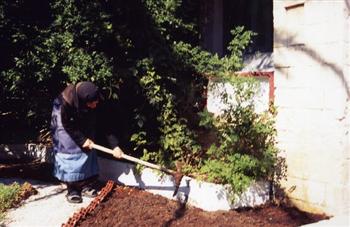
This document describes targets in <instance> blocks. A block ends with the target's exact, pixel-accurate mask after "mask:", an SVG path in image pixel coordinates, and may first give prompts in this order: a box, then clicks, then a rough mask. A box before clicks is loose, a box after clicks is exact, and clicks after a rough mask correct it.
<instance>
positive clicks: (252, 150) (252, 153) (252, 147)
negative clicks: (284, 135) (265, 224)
mask: <svg viewBox="0 0 350 227" xmlns="http://www.w3.org/2000/svg"><path fill="white" fill-rule="evenodd" d="M222 82H229V83H230V84H231V85H232V86H233V88H234V89H233V92H232V93H228V92H227V91H223V92H222V93H221V96H220V97H221V100H222V102H223V104H224V106H225V108H223V110H222V112H221V113H220V114H219V115H218V116H215V117H214V116H213V114H211V113H208V112H207V111H204V112H202V113H201V119H202V120H201V125H202V126H204V127H206V128H207V129H208V130H211V131H213V132H214V133H215V134H216V138H217V141H216V143H214V144H212V146H211V147H210V148H209V149H208V150H207V152H206V157H205V161H204V164H203V166H201V170H200V171H201V173H202V174H205V176H206V177H207V179H209V180H210V181H216V182H218V183H224V184H230V185H231V187H232V189H233V192H242V191H243V190H244V189H245V188H246V187H247V186H248V185H249V184H250V183H251V181H253V180H259V179H265V180H271V179H272V178H273V174H274V168H275V164H276V161H277V148H276V147H275V128H274V120H273V115H272V114H271V113H270V112H269V111H266V112H263V113H256V111H255V107H254V94H256V91H257V89H258V86H257V82H256V81H254V80H253V79H251V78H242V77H236V76H232V77H230V78H229V79H227V80H224V81H222ZM213 86H215V85H213Z"/></svg>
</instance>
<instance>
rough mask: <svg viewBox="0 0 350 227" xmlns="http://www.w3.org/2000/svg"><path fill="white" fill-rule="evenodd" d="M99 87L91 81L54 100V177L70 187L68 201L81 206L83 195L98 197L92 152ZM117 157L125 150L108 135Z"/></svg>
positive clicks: (94, 160) (115, 139) (52, 126)
mask: <svg viewBox="0 0 350 227" xmlns="http://www.w3.org/2000/svg"><path fill="white" fill-rule="evenodd" d="M100 97H101V96H100V93H99V89H98V87H97V86H96V85H95V84H93V83H91V82H87V81H85V82H79V83H78V84H76V85H73V84H72V85H68V86H67V87H66V88H65V89H64V91H63V92H62V93H61V94H60V95H59V96H58V97H57V98H56V99H55V100H54V102H53V111H52V118H51V129H52V135H53V151H54V156H55V161H54V173H53V174H54V176H55V177H56V178H58V179H59V180H60V181H62V182H65V183H66V185H67V189H68V193H67V195H66V198H67V200H68V202H71V203H81V202H82V197H81V196H82V195H83V196H87V197H95V196H97V191H96V190H95V189H94V188H93V187H92V182H93V181H94V180H95V179H97V176H98V171H99V170H98V163H97V154H96V151H95V150H93V149H92V145H93V144H94V142H93V141H94V140H95V136H96V125H97V123H96V120H97V116H96V115H97V111H96V110H97V105H98V104H99V102H100V101H101V98H100ZM106 136H107V140H108V142H109V144H110V146H111V147H114V152H115V156H116V157H117V158H121V156H122V154H123V151H122V150H121V149H120V148H119V146H118V140H117V138H116V137H115V136H114V135H112V134H109V135H106Z"/></svg>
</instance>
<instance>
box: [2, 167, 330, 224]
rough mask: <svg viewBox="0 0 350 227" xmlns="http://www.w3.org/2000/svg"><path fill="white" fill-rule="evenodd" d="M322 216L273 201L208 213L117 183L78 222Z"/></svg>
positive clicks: (38, 172)
mask: <svg viewBox="0 0 350 227" xmlns="http://www.w3.org/2000/svg"><path fill="white" fill-rule="evenodd" d="M50 168H51V167H50V165H47V164H41V163H24V164H19V163H17V164H11V163H3V164H0V177H23V178H31V179H39V180H48V181H52V180H53V178H52V177H50V174H49V173H50V172H51V171H50ZM71 215H73V214H71ZM323 219H327V217H326V216H323V215H312V214H308V213H304V212H301V211H299V210H297V209H295V208H292V207H285V206H275V205H273V204H268V205H265V206H261V207H258V208H254V209H241V210H232V211H217V212H206V211H203V210H201V209H198V208H195V207H191V206H188V205H186V204H181V203H179V202H177V201H175V200H169V199H166V198H164V197H161V196H159V195H154V194H151V193H149V192H146V191H143V190H139V189H137V188H132V187H125V186H121V185H115V187H114V189H113V191H112V192H111V193H110V194H109V196H107V197H106V198H105V200H104V201H103V202H102V203H100V204H99V206H97V208H96V209H95V210H94V211H93V212H92V213H90V214H89V215H87V217H86V218H85V219H84V220H82V221H80V222H79V223H78V225H79V226H247V227H249V226H271V227H274V226H300V225H304V224H308V223H314V222H317V221H319V220H323ZM67 221H68V220H67Z"/></svg>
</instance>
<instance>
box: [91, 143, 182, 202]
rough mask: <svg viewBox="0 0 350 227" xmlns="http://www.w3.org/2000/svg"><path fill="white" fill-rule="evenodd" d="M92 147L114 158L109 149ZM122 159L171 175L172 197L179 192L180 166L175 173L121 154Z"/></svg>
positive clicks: (94, 145) (177, 166)
mask: <svg viewBox="0 0 350 227" xmlns="http://www.w3.org/2000/svg"><path fill="white" fill-rule="evenodd" d="M92 147H93V148H94V149H96V150H99V151H103V152H105V153H108V154H112V155H113V156H115V154H114V152H113V150H112V149H109V148H106V147H103V146H101V145H97V144H93V145H92ZM122 158H124V159H126V160H128V161H131V162H134V163H138V164H140V165H144V166H147V167H150V168H152V169H157V170H160V171H162V172H165V173H168V174H170V175H172V176H173V178H174V181H175V190H174V193H173V196H175V195H176V194H177V191H178V190H179V186H180V183H181V180H182V177H183V174H182V173H181V170H180V165H176V171H174V170H171V169H166V168H164V167H162V166H160V165H156V164H153V163H150V162H146V161H143V160H141V159H138V158H135V157H132V156H129V155H126V154H123V155H122Z"/></svg>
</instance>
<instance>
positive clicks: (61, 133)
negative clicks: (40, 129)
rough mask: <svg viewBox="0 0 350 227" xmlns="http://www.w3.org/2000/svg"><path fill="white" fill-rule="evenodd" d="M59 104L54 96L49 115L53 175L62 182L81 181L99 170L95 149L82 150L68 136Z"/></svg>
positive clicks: (94, 174)
mask: <svg viewBox="0 0 350 227" xmlns="http://www.w3.org/2000/svg"><path fill="white" fill-rule="evenodd" d="M61 106H62V104H61V102H60V100H59V99H58V98H56V99H55V100H54V102H53V110H52V115H51V130H52V137H53V152H54V157H55V160H54V170H53V175H54V176H55V177H56V178H58V179H59V180H61V181H64V182H75V181H81V180H85V179H87V178H89V177H92V176H96V175H97V174H98V171H99V167H98V163H97V154H96V151H95V150H90V151H87V152H84V151H82V149H81V148H80V147H79V146H78V145H77V144H76V143H75V142H74V140H73V139H72V138H71V137H70V135H69V134H68V133H67V131H66V130H65V129H64V127H63V125H62V120H61Z"/></svg>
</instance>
